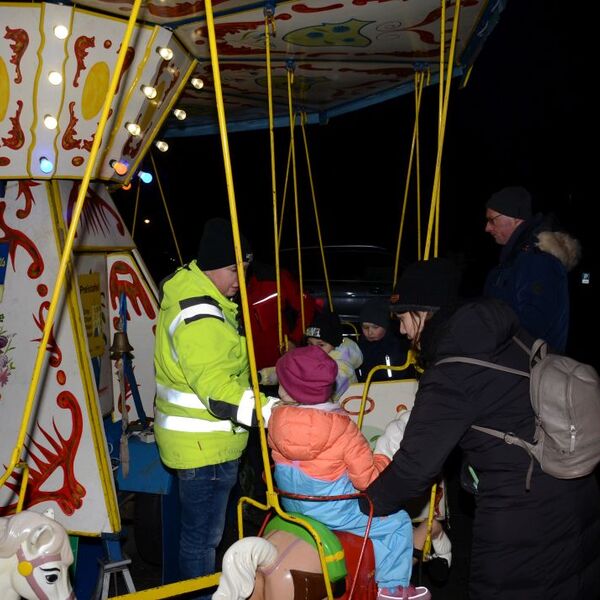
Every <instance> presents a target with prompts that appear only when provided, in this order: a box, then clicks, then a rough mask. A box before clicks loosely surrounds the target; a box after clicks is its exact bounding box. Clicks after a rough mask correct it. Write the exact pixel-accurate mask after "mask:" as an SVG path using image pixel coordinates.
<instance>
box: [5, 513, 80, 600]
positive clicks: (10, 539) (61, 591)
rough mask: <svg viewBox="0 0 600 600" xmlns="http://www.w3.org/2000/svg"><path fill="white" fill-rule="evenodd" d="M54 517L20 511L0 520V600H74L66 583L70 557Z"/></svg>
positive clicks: (69, 547) (58, 524)
mask: <svg viewBox="0 0 600 600" xmlns="http://www.w3.org/2000/svg"><path fill="white" fill-rule="evenodd" d="M53 517H54V513H53V512H52V511H46V512H45V513H44V514H43V515H41V514H39V513H36V512H33V511H29V510H24V511H22V512H20V513H18V514H16V515H12V516H10V517H3V518H0V597H1V598H2V600H19V598H25V600H75V595H74V593H73V590H72V589H71V584H70V582H69V573H68V570H69V566H70V565H71V563H72V562H73V553H72V551H71V546H70V544H69V536H68V535H67V532H66V531H65V529H64V528H63V526H62V525H60V523H57V522H56V521H55V520H54V518H53Z"/></svg>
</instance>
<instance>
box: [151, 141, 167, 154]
mask: <svg viewBox="0 0 600 600" xmlns="http://www.w3.org/2000/svg"><path fill="white" fill-rule="evenodd" d="M154 145H155V146H156V147H157V148H158V149H159V150H160V151H161V152H166V151H167V150H168V149H169V144H167V142H163V141H162V140H158V142H156V144H154Z"/></svg>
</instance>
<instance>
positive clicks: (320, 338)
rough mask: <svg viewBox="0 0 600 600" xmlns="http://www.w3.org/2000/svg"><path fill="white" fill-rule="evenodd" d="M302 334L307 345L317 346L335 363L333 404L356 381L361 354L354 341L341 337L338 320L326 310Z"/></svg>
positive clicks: (334, 314)
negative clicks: (336, 370)
mask: <svg viewBox="0 0 600 600" xmlns="http://www.w3.org/2000/svg"><path fill="white" fill-rule="evenodd" d="M304 333H305V335H306V343H307V344H308V345H310V346H319V347H320V348H322V349H323V350H324V351H325V352H326V353H327V354H329V356H330V357H331V358H333V360H335V362H336V363H337V366H338V372H337V376H336V378H335V391H334V392H333V395H332V400H333V401H334V402H335V401H337V400H339V399H340V398H341V397H342V396H343V395H344V392H345V391H346V390H347V389H348V388H349V387H350V384H352V383H356V382H357V381H358V380H357V378H356V369H358V368H359V367H360V365H361V364H362V361H363V355H362V352H361V351H360V348H359V347H358V344H357V343H356V342H355V341H354V340H351V339H350V338H345V337H344V336H343V333H342V324H341V323H340V318H339V317H338V316H337V314H336V313H333V312H329V311H328V310H324V311H323V312H320V313H316V314H315V318H314V319H313V322H312V323H311V325H310V327H307V328H306V331H305V332H304Z"/></svg>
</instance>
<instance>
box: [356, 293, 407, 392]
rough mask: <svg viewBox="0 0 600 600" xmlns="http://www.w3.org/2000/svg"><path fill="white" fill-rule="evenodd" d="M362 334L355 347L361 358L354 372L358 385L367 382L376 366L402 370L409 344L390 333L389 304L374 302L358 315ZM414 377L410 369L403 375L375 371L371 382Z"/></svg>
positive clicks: (377, 299)
mask: <svg viewBox="0 0 600 600" xmlns="http://www.w3.org/2000/svg"><path fill="white" fill-rule="evenodd" d="M360 326H361V329H362V334H361V336H360V338H359V340H358V347H359V348H360V350H361V352H362V355H363V362H362V365H361V366H360V367H359V368H358V369H357V372H356V374H357V376H358V380H359V381H366V379H367V377H368V375H369V372H370V371H371V369H372V368H373V367H376V366H377V365H394V366H401V365H403V364H404V363H405V362H406V357H407V355H408V349H409V344H408V340H406V338H400V337H398V336H396V335H394V333H393V332H391V331H390V329H389V328H390V307H389V301H388V300H384V299H380V298H374V299H372V300H368V301H367V302H366V303H365V304H364V305H363V307H362V309H361V311H360ZM412 377H414V370H413V367H412V366H411V367H409V368H408V369H406V370H403V371H393V370H391V369H390V370H388V369H385V370H384V369H382V370H379V371H376V372H375V374H374V375H373V378H372V380H371V381H387V380H391V379H408V378H412Z"/></svg>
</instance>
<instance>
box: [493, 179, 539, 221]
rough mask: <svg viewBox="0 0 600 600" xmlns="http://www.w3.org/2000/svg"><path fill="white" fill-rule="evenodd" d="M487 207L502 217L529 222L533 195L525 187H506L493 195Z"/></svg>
mask: <svg viewBox="0 0 600 600" xmlns="http://www.w3.org/2000/svg"><path fill="white" fill-rule="evenodd" d="M485 206H486V208H490V209H492V210H495V211H496V212H497V213H500V214H501V215H505V216H507V217H514V218H516V219H524V220H527V219H529V218H530V217H531V194H530V193H529V192H528V191H527V190H526V189H525V188H524V187H520V186H512V187H505V188H503V189H501V190H500V191H499V192H496V193H495V194H492V196H491V198H490V199H489V200H488V201H487V203H486V205H485Z"/></svg>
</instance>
